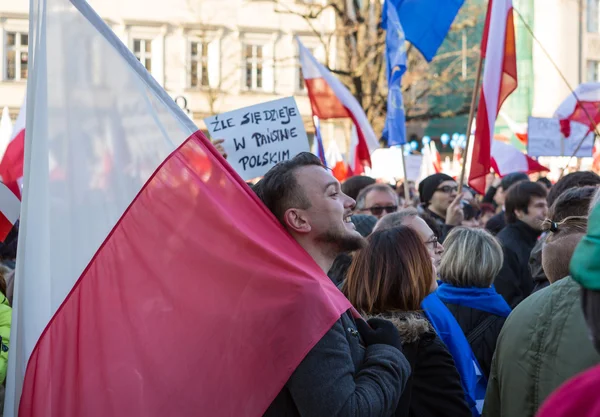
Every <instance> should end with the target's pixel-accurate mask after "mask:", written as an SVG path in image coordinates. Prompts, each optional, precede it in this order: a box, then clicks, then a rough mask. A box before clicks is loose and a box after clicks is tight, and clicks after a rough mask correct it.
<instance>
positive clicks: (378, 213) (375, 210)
mask: <svg viewBox="0 0 600 417" xmlns="http://www.w3.org/2000/svg"><path fill="white" fill-rule="evenodd" d="M365 210H369V211H370V212H371V214H372V215H373V216H381V213H383V212H384V211H385V212H386V214H390V213H395V212H396V211H398V206H384V207H369V208H366V209H365Z"/></svg>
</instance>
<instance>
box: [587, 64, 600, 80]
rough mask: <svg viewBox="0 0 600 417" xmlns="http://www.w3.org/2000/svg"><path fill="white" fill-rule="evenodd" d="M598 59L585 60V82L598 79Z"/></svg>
mask: <svg viewBox="0 0 600 417" xmlns="http://www.w3.org/2000/svg"><path fill="white" fill-rule="evenodd" d="M599 66H600V61H588V62H587V79H586V81H587V82H592V81H600V80H599V79H598V67H599Z"/></svg>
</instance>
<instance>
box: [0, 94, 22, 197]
mask: <svg viewBox="0 0 600 417" xmlns="http://www.w3.org/2000/svg"><path fill="white" fill-rule="evenodd" d="M26 101H27V100H26V99H24V100H23V105H22V106H21V110H19V115H18V116H17V120H16V121H15V125H14V127H13V132H12V135H11V137H10V140H9V142H8V146H7V147H6V150H5V151H4V155H3V156H2V161H0V178H1V179H2V182H4V183H5V184H6V186H7V187H8V188H9V189H11V190H12V192H13V193H14V194H15V195H16V196H17V197H18V198H21V187H20V185H21V182H22V179H23V155H24V149H25V125H26V111H25V108H26Z"/></svg>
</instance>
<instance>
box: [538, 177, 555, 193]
mask: <svg viewBox="0 0 600 417" xmlns="http://www.w3.org/2000/svg"><path fill="white" fill-rule="evenodd" d="M536 182H539V183H540V184H543V185H545V186H546V188H547V189H549V190H550V189H551V188H552V182H551V181H550V180H549V179H548V178H546V177H540V178H538V179H537V181H536Z"/></svg>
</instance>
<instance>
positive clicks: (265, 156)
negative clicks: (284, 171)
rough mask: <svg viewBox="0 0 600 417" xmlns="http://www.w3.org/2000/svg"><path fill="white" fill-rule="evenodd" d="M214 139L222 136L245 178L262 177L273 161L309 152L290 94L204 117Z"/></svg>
mask: <svg viewBox="0 0 600 417" xmlns="http://www.w3.org/2000/svg"><path fill="white" fill-rule="evenodd" d="M204 122H205V123H206V126H207V127H208V131H209V132H210V135H211V137H212V138H213V139H224V140H225V142H224V143H223V147H224V148H225V152H226V153H227V161H228V162H229V164H231V166H232V167H233V168H234V169H235V170H236V172H237V173H238V174H239V175H240V176H241V177H242V178H243V179H244V180H250V179H252V178H256V177H260V176H263V175H264V174H266V173H267V171H268V170H269V169H271V168H272V167H273V166H274V165H275V164H277V163H279V162H283V161H287V160H289V159H291V158H293V157H294V156H296V155H297V154H299V153H300V152H308V151H309V149H308V138H307V136H306V131H305V130H304V123H303V122H302V117H301V116H300V112H299V111H298V107H297V106H296V101H295V100H294V98H293V97H287V98H282V99H279V100H274V101H269V102H267V103H261V104H257V105H255V106H251V107H246V108H243V109H239V110H234V111H230V112H227V113H222V114H219V115H216V116H212V117H208V118H206V119H204Z"/></svg>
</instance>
